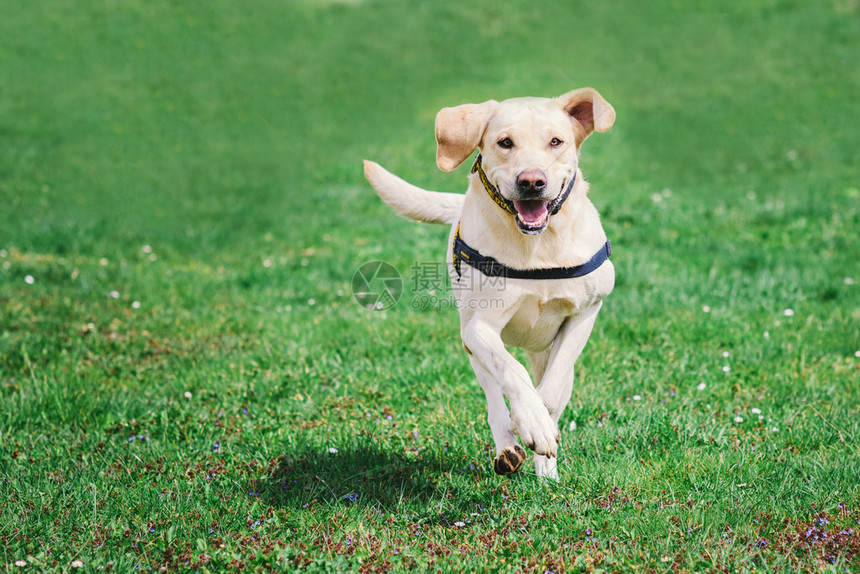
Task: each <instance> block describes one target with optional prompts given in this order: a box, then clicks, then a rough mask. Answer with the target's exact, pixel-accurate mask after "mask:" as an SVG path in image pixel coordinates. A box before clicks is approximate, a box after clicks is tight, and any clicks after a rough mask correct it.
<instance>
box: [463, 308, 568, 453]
mask: <svg viewBox="0 0 860 574" xmlns="http://www.w3.org/2000/svg"><path fill="white" fill-rule="evenodd" d="M461 336H462V338H463V344H464V345H465V346H466V349H467V350H468V351H469V354H470V355H471V361H472V365H473V368H474V367H477V368H475V374H476V375H477V376H478V379H479V381H480V382H481V386H482V387H483V388H484V391H485V393H486V394H487V404H488V406H489V407H490V409H491V412H490V417H491V420H490V425H491V428H492V427H493V417H494V416H495V421H496V426H497V427H499V428H498V431H497V430H494V432H493V438H494V439H495V440H496V441H497V442H496V449H497V452H502V451H504V450H505V448H507V447H511V446H512V445H511V444H510V439H507V440H506V439H505V435H504V433H503V432H501V428H500V427H501V424H503V423H504V422H506V421H504V417H499V416H498V411H499V410H500V409H499V406H498V405H499V404H500V403H501V405H504V401H503V399H502V397H501V396H500V392H499V391H501V393H503V394H504V396H506V397H507V398H508V400H509V401H510V404H511V411H510V432H513V433H516V434H518V435H519V436H520V438H521V439H522V441H523V443H525V444H526V445H527V446H528V447H529V448H530V449H532V450H533V451H535V452H536V453H538V454H542V455H544V456H547V457H554V456H555V455H556V451H557V449H558V426H557V424H556V422H555V421H553V419H552V417H550V414H549V412H547V408H546V406H544V402H543V399H542V398H541V397H540V396H539V395H538V393H537V391H536V390H535V388H534V386H532V382H531V379H530V378H529V374H528V372H527V371H526V368H525V367H523V366H522V365H521V364H520V363H519V361H517V360H516V359H515V358H514V356H513V355H511V354H510V353H509V352H508V350H507V349H506V348H505V345H504V343H503V342H502V337H501V330H500V329H499V328H496V327H494V326H493V325H491V324H490V323H488V322H486V321H482V320H480V319H476V320H473V321H469V322H467V323H466V324H464V325H463V328H462V330H461ZM494 385H495V386H496V387H497V389H498V390H496V389H494ZM494 405H495V406H494ZM494 408H495V410H496V414H495V415H494V412H493V409H494ZM497 434H498V435H499V436H497ZM500 438H501V439H502V440H501V443H500V442H499V439H500ZM506 443H507V444H506Z"/></svg>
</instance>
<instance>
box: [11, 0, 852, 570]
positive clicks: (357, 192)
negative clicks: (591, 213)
mask: <svg viewBox="0 0 860 574" xmlns="http://www.w3.org/2000/svg"><path fill="white" fill-rule="evenodd" d="M858 12H860V6H858V4H857V2H856V0H823V1H822V2H817V3H808V2H799V1H797V2H793V1H776V0H755V1H751V2H746V3H743V6H741V5H740V4H739V3H738V5H737V6H734V5H728V4H727V3H725V2H717V1H702V2H696V3H680V2H675V3H672V2H663V1H658V2H648V3H622V2H616V1H611V2H598V3H590V4H582V5H578V6H576V7H575V8H563V7H560V6H559V7H550V6H544V5H541V6H538V5H535V4H534V3H522V2H519V3H511V4H510V5H502V4H501V3H494V2H489V1H488V0H476V1H473V2H469V3H461V2H454V1H450V2H449V1H444V2H442V1H439V2H432V3H431V2H425V3H409V4H408V5H406V4H404V3H399V2H393V1H378V2H374V1H364V2H355V3H350V2H322V1H319V2H317V1H311V0H308V1H297V2H281V3H275V2H263V1H252V2H242V3H229V2H223V1H220V0H214V1H211V2H207V3H205V6H203V5H201V6H199V7H193V8H192V7H190V5H189V6H185V5H183V4H181V3H180V4H176V3H169V2H164V1H161V0H156V1H154V2H142V1H139V0H131V1H127V2H119V3H115V2H85V3H83V4H81V3H76V4H69V3H62V2H56V1H54V0H48V1H46V2H42V3H39V4H38V5H32V6H31V5H25V4H20V5H15V6H13V5H10V6H7V7H5V8H4V10H3V17H2V19H0V85H2V90H0V205H2V206H3V208H2V209H0V548H2V551H0V564H2V565H3V568H4V569H6V570H7V571H31V570H33V571H71V570H74V569H75V568H74V567H73V565H72V563H73V561H76V560H79V561H80V562H81V569H80V571H86V572H95V571H107V570H112V571H114V572H130V571H134V570H136V569H138V568H139V569H140V570H143V571H149V570H150V569H152V570H161V569H166V570H167V571H200V572H206V571H210V572H216V571H226V570H228V569H231V570H232V569H235V568H237V567H240V566H241V567H244V568H245V569H249V570H254V571H268V570H273V571H283V570H293V569H308V570H317V571H346V570H361V571H386V570H402V569H406V568H410V569H412V570H415V571H426V570H432V569H436V570H442V571H482V570H483V571H515V570H519V571H524V572H544V571H547V570H549V571H552V572H560V571H568V572H576V571H599V570H606V571H617V572H628V571H638V570H648V571H652V572H668V571H703V570H704V571H739V572H740V571H784V572H789V571H797V570H816V571H832V572H844V571H854V572H856V571H860V556H858V555H859V554H860V534H858V530H860V487H858V477H860V456H858V455H860V452H858V451H860V446H859V445H860V422H858V421H860V412H858V411H859V410H860V407H858V405H860V383H858V379H860V377H858V364H860V358H858V356H857V351H858V349H860V330H858V320H860V297H858V282H860V267H858V260H860V235H858V233H857V230H858V229H860V211H858V205H860V201H858V200H860V191H858V180H860V177H858V176H860V169H858V164H857V161H856V156H857V150H858V149H860V135H858V134H860V103H858V98H857V94H858V93H860V65H858V61H857V54H858V53H860V18H858ZM585 85H591V86H594V87H596V88H597V89H599V90H600V91H601V93H602V94H603V95H604V96H605V97H606V98H607V99H608V100H609V101H610V102H611V103H612V104H613V105H614V106H615V108H616V110H617V112H618V119H617V122H616V125H615V127H613V129H612V130H611V131H609V132H608V133H606V134H598V135H595V136H594V137H593V138H591V139H590V140H589V141H588V142H587V143H586V144H585V146H584V155H583V164H582V165H583V170H584V173H585V175H586V177H587V178H588V179H589V181H590V182H591V184H592V191H591V196H592V199H593V201H594V202H595V203H596V204H597V206H598V208H599V209H600V211H601V214H602V217H603V221H604V226H605V227H606V230H607V233H608V235H609V236H610V238H611V239H612V242H613V247H614V250H615V254H614V255H613V261H614V263H615V265H616V269H617V274H618V279H617V287H616V289H615V291H614V292H613V293H612V295H611V296H610V297H609V298H608V299H607V301H606V304H605V306H604V310H603V312H602V314H601V316H600V318H599V319H598V323H597V327H596V329H595V332H594V334H593V336H592V339H591V341H590V342H589V345H588V347H587V349H586V352H585V354H584V355H583V357H582V359H581V360H580V364H579V368H578V373H577V382H576V384H575V389H574V395H573V399H572V401H571V403H570V406H569V407H568V410H567V411H566V412H565V413H564V416H563V418H562V422H561V425H562V429H563V432H562V444H561V451H560V462H561V480H560V482H559V483H558V484H547V483H544V482H541V481H540V480H538V479H537V478H536V477H535V476H534V473H533V471H532V470H530V467H531V464H530V463H529V464H528V465H527V467H528V468H527V469H526V470H525V472H522V473H520V474H519V475H516V476H513V477H510V478H499V477H496V476H495V475H494V474H493V472H492V468H491V460H490V455H491V454H492V453H491V448H492V447H491V445H490V442H491V437H490V432H489V429H488V427H487V425H486V422H485V417H486V413H485V407H484V401H483V396H482V393H481V391H480V389H479V387H478V385H477V384H476V382H475V381H474V378H473V375H472V373H471V370H470V368H469V365H468V361H467V359H466V357H465V355H464V354H463V353H462V350H461V348H460V344H459V342H458V337H457V323H458V318H457V315H456V312H455V311H453V310H451V309H449V310H447V311H440V310H435V309H432V308H419V309H415V308H413V305H412V303H414V302H415V301H420V298H421V297H426V296H427V295H428V293H427V292H426V291H424V290H423V289H419V290H417V291H416V290H413V289H410V287H411V285H410V282H411V281H410V279H411V277H410V273H411V271H410V269H411V267H412V265H413V264H415V263H416V262H431V263H432V262H440V261H441V260H442V257H443V255H442V254H443V253H444V243H445V238H446V236H447V230H446V229H443V228H441V227H430V226H421V225H417V224H413V223H410V222H407V221H404V220H402V219H400V218H398V217H397V216H396V215H394V214H393V212H391V211H390V210H389V209H388V208H387V207H386V206H384V205H383V204H382V203H381V202H380V201H379V200H378V199H377V198H376V196H375V194H374V193H373V192H372V190H371V189H370V187H369V186H368V185H367V184H366V183H365V182H364V181H363V177H362V172H361V161H360V160H361V159H362V158H365V157H366V158H370V159H374V160H377V161H380V162H381V163H383V164H384V165H385V166H386V167H388V168H390V169H392V170H393V171H395V172H396V173H398V174H400V175H402V176H404V177H406V178H407V179H409V180H410V181H413V182H415V183H417V184H419V185H423V186H426V187H430V188H436V189H440V190H445V191H460V190H462V189H463V188H464V185H465V174H466V170H467V169H468V166H464V167H462V168H460V169H459V170H458V171H457V172H456V173H455V174H442V173H440V172H439V171H438V170H437V169H436V167H435V164H434V141H433V118H434V115H435V113H436V111H437V110H438V109H439V108H441V107H443V106H447V105H456V104H460V103H464V102H470V101H482V100H485V99H490V98H495V99H502V98H506V97H513V96H520V95H544V96H553V95H558V94H561V93H563V92H565V91H567V90H570V89H572V88H576V87H580V86H585ZM370 260H385V261H388V262H390V263H391V264H393V265H394V266H395V267H397V268H398V269H399V270H400V272H401V273H402V275H403V277H404V281H405V283H406V286H407V289H406V292H405V293H404V295H403V298H402V300H401V301H400V302H399V303H398V305H397V306H395V307H394V308H393V309H390V310H388V311H385V312H368V311H365V310H364V309H362V308H360V307H359V306H358V305H356V304H355V303H354V302H353V300H352V298H351V294H350V282H351V279H352V275H353V273H354V271H355V270H356V269H357V268H358V267H359V266H360V265H361V264H362V263H363V262H366V261H370ZM436 295H438V296H440V297H443V298H444V297H445V296H446V292H445V291H444V289H442V290H440V291H439V292H438V293H436ZM789 309H790V310H791V312H788V311H787V310H789ZM706 310H707V311H706ZM792 312H793V313H792ZM574 423H575V424H574ZM825 534H826V536H825ZM18 561H24V562H26V566H25V567H23V568H21V567H18V566H15V563H16V562H18Z"/></svg>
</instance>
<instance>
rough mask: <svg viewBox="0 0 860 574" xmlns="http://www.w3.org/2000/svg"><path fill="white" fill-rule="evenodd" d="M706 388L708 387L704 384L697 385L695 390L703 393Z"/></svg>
mask: <svg viewBox="0 0 860 574" xmlns="http://www.w3.org/2000/svg"><path fill="white" fill-rule="evenodd" d="M707 386H708V385H706V384H705V383H699V384H698V385H696V388H697V389H699V390H700V391H704V390H705V388H706V387H707Z"/></svg>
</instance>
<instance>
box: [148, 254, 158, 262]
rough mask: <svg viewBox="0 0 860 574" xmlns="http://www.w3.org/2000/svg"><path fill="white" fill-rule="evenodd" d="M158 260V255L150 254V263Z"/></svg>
mask: <svg viewBox="0 0 860 574" xmlns="http://www.w3.org/2000/svg"><path fill="white" fill-rule="evenodd" d="M156 259H158V255H156V254H155V253H150V254H149V260H150V261H155V260H156Z"/></svg>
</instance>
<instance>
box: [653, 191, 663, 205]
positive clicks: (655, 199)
mask: <svg viewBox="0 0 860 574" xmlns="http://www.w3.org/2000/svg"><path fill="white" fill-rule="evenodd" d="M651 201H653V202H654V203H660V202H661V201H663V196H662V195H660V194H659V193H655V194H652V195H651Z"/></svg>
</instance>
